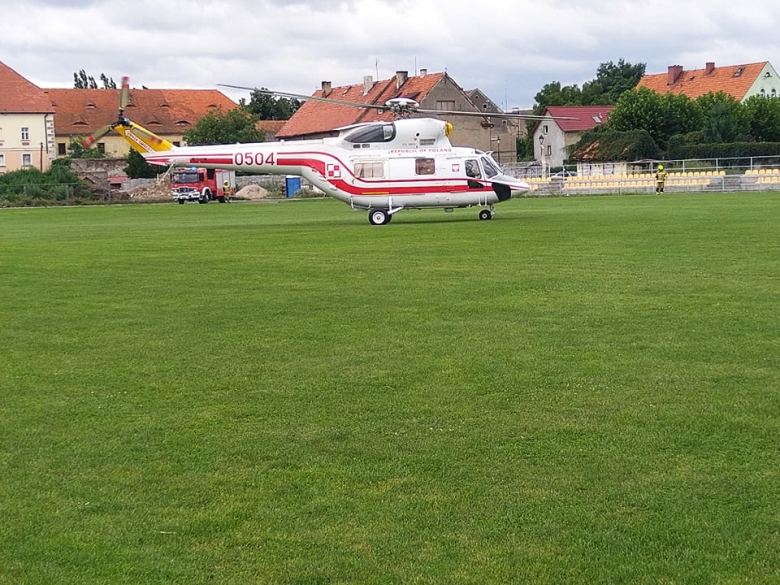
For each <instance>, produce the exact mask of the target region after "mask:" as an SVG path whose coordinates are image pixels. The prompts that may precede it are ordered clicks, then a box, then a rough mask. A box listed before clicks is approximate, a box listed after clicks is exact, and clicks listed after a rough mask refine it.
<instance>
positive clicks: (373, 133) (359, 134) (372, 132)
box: [344, 124, 395, 143]
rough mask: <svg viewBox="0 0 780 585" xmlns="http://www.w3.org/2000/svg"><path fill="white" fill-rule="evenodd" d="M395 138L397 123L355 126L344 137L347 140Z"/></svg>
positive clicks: (385, 139)
mask: <svg viewBox="0 0 780 585" xmlns="http://www.w3.org/2000/svg"><path fill="white" fill-rule="evenodd" d="M393 138H395V124H369V125H367V126H361V127H360V128H355V129H354V130H352V132H350V133H349V134H347V135H346V136H345V137H344V140H346V141H347V142H353V143H361V142H389V141H390V140H392V139H393Z"/></svg>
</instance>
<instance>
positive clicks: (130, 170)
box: [124, 148, 160, 179]
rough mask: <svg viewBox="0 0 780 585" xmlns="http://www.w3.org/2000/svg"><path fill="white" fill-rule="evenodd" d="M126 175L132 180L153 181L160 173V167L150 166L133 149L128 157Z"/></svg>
mask: <svg viewBox="0 0 780 585" xmlns="http://www.w3.org/2000/svg"><path fill="white" fill-rule="evenodd" d="M124 170H125V174H126V175H127V176H128V177H130V178H131V179H153V178H155V177H156V176H157V174H158V173H159V172H160V167H156V166H153V165H150V164H149V163H148V162H146V160H145V159H144V157H143V156H141V153H140V152H138V151H137V150H136V149H134V148H131V149H130V152H129V153H128V155H127V166H126V167H125V169H124Z"/></svg>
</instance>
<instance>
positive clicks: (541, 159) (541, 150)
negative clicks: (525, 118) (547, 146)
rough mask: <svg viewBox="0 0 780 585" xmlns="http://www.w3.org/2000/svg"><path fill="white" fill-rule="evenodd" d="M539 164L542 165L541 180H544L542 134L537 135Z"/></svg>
mask: <svg viewBox="0 0 780 585" xmlns="http://www.w3.org/2000/svg"><path fill="white" fill-rule="evenodd" d="M539 162H540V163H541V164H542V179H544V134H539Z"/></svg>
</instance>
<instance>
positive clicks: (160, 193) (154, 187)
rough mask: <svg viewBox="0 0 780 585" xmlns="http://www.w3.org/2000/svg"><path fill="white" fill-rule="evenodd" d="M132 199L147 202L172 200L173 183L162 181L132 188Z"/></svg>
mask: <svg viewBox="0 0 780 585" xmlns="http://www.w3.org/2000/svg"><path fill="white" fill-rule="evenodd" d="M129 193H130V200H131V201H143V202H145V203H160V202H163V201H165V202H168V201H171V184H170V183H169V182H168V181H163V182H162V183H159V184H158V183H156V182H155V183H150V184H149V185H145V186H143V187H136V188H135V189H131V190H130V191H129Z"/></svg>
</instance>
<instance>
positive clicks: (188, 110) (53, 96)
mask: <svg viewBox="0 0 780 585" xmlns="http://www.w3.org/2000/svg"><path fill="white" fill-rule="evenodd" d="M44 91H45V92H46V95H47V96H48V98H49V100H50V101H51V104H52V105H53V106H54V112H55V116H54V130H55V134H56V142H57V147H56V148H57V155H58V156H65V155H66V154H68V147H69V145H70V142H71V140H76V139H79V138H81V137H86V136H90V135H92V134H94V133H95V132H97V131H98V130H100V129H101V128H102V127H103V126H105V125H106V124H111V123H113V122H115V121H116V119H117V115H118V113H119V94H120V91H121V90H119V89H46V90H44ZM237 107H238V104H236V103H235V102H234V101H233V100H231V99H230V98H228V97H227V96H226V95H225V94H223V93H222V92H220V91H218V90H216V89H146V88H143V89H135V88H133V89H131V90H130V97H129V100H128V103H127V106H126V107H125V111H124V116H125V117H126V118H128V119H130V120H132V121H133V122H135V123H136V124H140V125H141V126H143V127H144V128H146V129H147V130H151V131H152V132H154V133H155V134H157V135H158V136H161V137H163V138H165V139H166V140H168V141H170V142H172V143H173V144H176V145H179V144H181V143H182V141H183V137H184V133H185V132H186V131H187V130H189V129H190V128H192V126H193V125H195V124H196V123H197V121H198V120H200V119H201V118H203V117H204V116H205V115H206V114H208V113H209V112H214V111H217V110H222V111H223V112H226V111H228V110H232V109H233V108H237ZM93 148H98V149H100V151H101V152H104V153H105V154H106V155H107V156H109V157H115V158H124V157H126V156H127V154H128V152H129V150H130V145H129V144H128V143H127V142H126V141H125V139H124V138H122V137H121V136H120V135H119V134H117V133H116V132H110V133H109V134H107V135H106V136H104V137H103V138H101V139H100V140H99V141H98V142H97V144H96V145H95V146H93Z"/></svg>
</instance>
